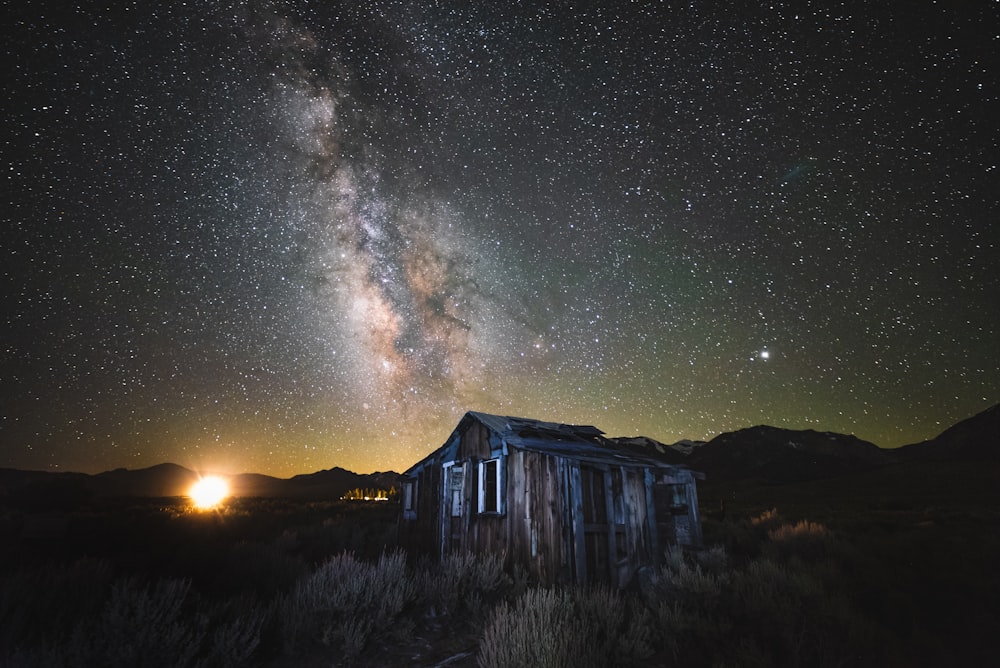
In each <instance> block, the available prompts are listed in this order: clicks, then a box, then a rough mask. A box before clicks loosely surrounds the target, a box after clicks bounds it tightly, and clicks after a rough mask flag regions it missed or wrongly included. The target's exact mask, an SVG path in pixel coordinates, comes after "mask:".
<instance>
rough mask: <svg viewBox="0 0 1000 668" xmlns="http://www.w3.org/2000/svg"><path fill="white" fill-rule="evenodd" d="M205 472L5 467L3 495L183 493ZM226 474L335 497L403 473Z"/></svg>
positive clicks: (260, 486) (276, 493)
mask: <svg viewBox="0 0 1000 668" xmlns="http://www.w3.org/2000/svg"><path fill="white" fill-rule="evenodd" d="M200 477H201V476H200V475H199V474H198V473H196V472H195V471H192V470H190V469H187V468H184V467H183V466H178V465H177V464H169V463H168V464H157V465H155V466H150V467H149V468H144V469H135V470H130V469H124V468H121V469H115V470H113V471H105V472H103V473H97V474H95V475H88V474H85V473H51V472H47V471H20V470H16V469H0V499H3V498H4V497H7V498H17V499H23V500H31V501H32V504H31V505H38V504H37V503H34V501H38V502H44V499H45V498H46V497H51V496H56V497H58V498H59V499H63V498H64V497H66V499H81V498H86V497H95V496H96V497H170V496H184V495H186V494H187V493H188V490H189V489H190V488H191V486H192V485H194V483H195V482H197V480H198V479H199V478H200ZM223 477H225V478H226V479H227V480H228V481H229V487H230V492H231V494H232V496H237V497H263V498H288V499H309V500H336V499H339V498H340V497H341V496H343V495H344V494H345V493H346V492H348V491H349V490H352V489H356V488H361V489H369V488H371V489H391V488H393V487H396V488H398V487H399V478H400V476H399V474H398V473H394V472H391V471H389V472H384V473H382V472H378V473H369V474H358V473H352V472H351V471H347V470H345V469H342V468H339V467H338V468H333V469H329V470H325V471H317V472H315V473H309V474H301V475H296V476H294V477H292V478H287V479H285V478H275V477H272V476H268V475H263V474H260V473H240V474H236V475H232V476H223ZM43 505H45V504H44V503H43Z"/></svg>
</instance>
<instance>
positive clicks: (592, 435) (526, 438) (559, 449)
mask: <svg viewBox="0 0 1000 668" xmlns="http://www.w3.org/2000/svg"><path fill="white" fill-rule="evenodd" d="M473 422H478V423H480V424H482V425H483V426H485V427H486V428H487V429H489V430H490V432H492V434H494V435H495V436H496V437H497V438H499V440H500V441H501V442H502V443H503V444H505V445H506V447H507V448H513V449H517V450H526V451H532V452H543V453H547V454H552V455H556V456H560V457H567V458H571V459H577V460H581V461H587V462H590V463H596V464H608V465H616V466H652V467H655V468H664V469H676V468H684V467H683V466H677V465H675V464H673V463H671V462H670V461H667V459H666V457H665V455H666V452H665V449H666V446H664V445H663V444H662V443H658V442H657V441H654V440H653V439H650V438H621V439H611V438H607V437H605V435H604V432H603V431H601V430H600V429H598V428H597V427H594V426H591V425H571V424H561V423H557V422H544V421H542V420H533V419H530V418H521V417H512V416H504V415H492V414H490V413H480V412H478V411H469V412H468V413H466V414H465V415H464V416H463V417H462V419H461V421H460V422H459V423H458V426H457V427H456V428H455V430H454V431H453V432H452V434H451V435H450V436H449V437H448V440H447V441H446V442H445V445H444V446H442V447H441V448H438V449H437V450H435V451H434V452H433V453H431V455H429V456H428V457H426V458H424V459H423V460H421V461H420V462H418V463H417V464H415V465H414V466H412V467H411V468H410V469H409V470H408V471H407V472H406V474H408V475H412V474H415V473H416V472H417V471H419V470H420V469H421V468H423V467H424V466H425V465H426V464H428V463H430V462H439V461H440V462H446V461H448V460H450V459H454V457H455V456H456V454H457V445H458V439H457V438H455V437H456V436H458V435H461V434H462V433H464V432H465V430H466V429H468V428H469V426H470V425H471V424H472V423H473Z"/></svg>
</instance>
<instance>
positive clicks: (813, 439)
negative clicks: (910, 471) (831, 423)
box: [684, 404, 1000, 482]
mask: <svg viewBox="0 0 1000 668" xmlns="http://www.w3.org/2000/svg"><path fill="white" fill-rule="evenodd" d="M689 451H690V454H689V455H687V456H686V457H685V459H684V464H685V465H687V466H689V467H690V468H692V469H695V470H698V471H701V472H703V473H705V474H706V475H707V476H708V478H709V479H710V480H713V481H734V480H760V481H766V482H798V481H808V480H819V479H823V478H832V477H835V476H839V475H845V474H850V473H859V472H862V471H868V470H872V469H876V468H881V467H884V466H889V465H893V464H897V463H901V462H907V461H914V460H934V461H945V460H992V461H997V460H998V459H1000V404H998V405H996V406H993V407H991V408H988V409H986V410H985V411H983V412H981V413H979V414H977V415H974V416H972V417H970V418H968V419H965V420H962V421H961V422H958V423H957V424H955V425H954V426H952V427H949V428H948V429H946V430H945V431H943V432H942V433H941V434H939V435H938V436H936V437H935V438H933V439H930V440H927V441H922V442H921V443H915V444H912V445H905V446H902V447H899V448H895V449H886V448H880V447H878V446H877V445H875V444H874V443H870V442H868V441H865V440H862V439H860V438H857V437H856V436H851V435H846V434H838V433H833V432H817V431H813V430H811V429H807V430H794V429H781V428H778V427H769V426H757V427H749V428H747V429H740V430H738V431H734V432H727V433H724V434H720V435H719V436H716V437H715V438H713V439H712V440H711V441H709V442H708V443H706V444H704V445H701V446H699V447H696V448H690V449H689Z"/></svg>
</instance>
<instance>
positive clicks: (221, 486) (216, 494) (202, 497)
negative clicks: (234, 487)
mask: <svg viewBox="0 0 1000 668" xmlns="http://www.w3.org/2000/svg"><path fill="white" fill-rule="evenodd" d="M228 495H229V485H228V484H227V483H226V481H225V480H223V479H222V478H219V477H218V476H206V477H204V478H202V479H201V480H199V481H198V482H196V483H195V484H194V485H193V486H192V487H191V491H190V492H188V496H190V497H191V500H192V501H194V505H195V506H196V507H197V508H206V509H207V508H214V507H215V506H217V505H219V504H220V503H222V501H223V500H224V499H225V498H226V496H228Z"/></svg>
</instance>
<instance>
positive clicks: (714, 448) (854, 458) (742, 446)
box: [685, 426, 892, 482]
mask: <svg viewBox="0 0 1000 668" xmlns="http://www.w3.org/2000/svg"><path fill="white" fill-rule="evenodd" d="M891 461H892V460H891V458H890V457H889V455H887V454H886V451H885V450H882V449H881V448H879V447H878V446H877V445H875V444H874V443H869V442H868V441H863V440H861V439H859V438H857V437H855V436H846V435H844V434H836V433H832V432H817V431H813V430H811V429H810V430H805V431H797V430H792V429H779V428H777V427H768V426H759V427H750V428H747V429H741V430H739V431H734V432H727V433H725V434H720V435H719V436H716V437H715V438H713V439H712V440H711V441H709V442H708V443H706V444H704V445H702V446H699V447H696V448H692V449H691V454H690V455H688V456H687V457H686V459H685V464H687V465H688V466H689V467H690V468H692V469H694V470H697V471H701V472H702V473H705V474H706V476H708V478H709V479H710V480H714V481H718V480H744V479H756V480H762V481H771V482H792V481H801V480H814V479H819V478H829V477H832V476H836V475H842V474H845V473H853V472H857V471H864V470H868V469H872V468H877V467H880V466H885V465H886V464H889V463H890V462H891Z"/></svg>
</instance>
